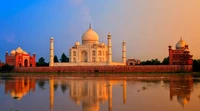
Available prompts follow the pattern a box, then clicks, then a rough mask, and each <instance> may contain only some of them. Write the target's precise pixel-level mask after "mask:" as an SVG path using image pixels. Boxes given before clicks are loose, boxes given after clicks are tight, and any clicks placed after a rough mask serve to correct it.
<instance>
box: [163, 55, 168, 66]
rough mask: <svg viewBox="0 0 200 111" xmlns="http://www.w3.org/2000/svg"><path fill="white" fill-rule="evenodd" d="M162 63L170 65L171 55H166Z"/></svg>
mask: <svg viewBox="0 0 200 111" xmlns="http://www.w3.org/2000/svg"><path fill="white" fill-rule="evenodd" d="M162 64H164V65H169V57H165V58H164V59H163V61H162Z"/></svg>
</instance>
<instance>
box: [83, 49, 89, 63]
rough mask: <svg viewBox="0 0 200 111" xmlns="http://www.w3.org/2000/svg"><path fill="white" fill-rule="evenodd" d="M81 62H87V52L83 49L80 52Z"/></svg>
mask: <svg viewBox="0 0 200 111" xmlns="http://www.w3.org/2000/svg"><path fill="white" fill-rule="evenodd" d="M81 62H88V53H87V51H85V50H84V51H82V52H81Z"/></svg>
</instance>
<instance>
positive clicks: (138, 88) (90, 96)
mask: <svg viewBox="0 0 200 111" xmlns="http://www.w3.org/2000/svg"><path fill="white" fill-rule="evenodd" d="M199 106H200V80H198V79H194V78H193V77H192V76H190V75H189V76H188V75H187V76H185V75H183V76H180V75H177V76H173V77H170V76H169V78H162V77H159V78H152V77H151V78H150V77H138V78H137V77H135V78H124V77H123V78H120V77H113V78H107V77H101V78H98V77H92V78H89V77H48V76H46V77H45V78H43V77H33V76H30V77H29V76H23V77H12V78H1V79H0V111H198V110H199Z"/></svg>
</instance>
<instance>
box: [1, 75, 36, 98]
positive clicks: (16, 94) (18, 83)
mask: <svg viewBox="0 0 200 111" xmlns="http://www.w3.org/2000/svg"><path fill="white" fill-rule="evenodd" d="M30 91H32V92H34V91H35V80H34V79H29V78H24V77H22V78H16V79H14V80H7V81H5V94H6V95H7V94H9V93H10V95H11V96H12V97H13V98H14V99H18V100H20V99H21V98H22V97H23V96H25V95H26V94H27V93H28V92H30Z"/></svg>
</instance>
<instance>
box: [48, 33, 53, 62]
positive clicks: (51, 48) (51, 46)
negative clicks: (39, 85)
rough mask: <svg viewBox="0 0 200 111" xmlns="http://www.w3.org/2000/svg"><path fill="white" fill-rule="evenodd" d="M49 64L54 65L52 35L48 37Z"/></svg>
mask: <svg viewBox="0 0 200 111" xmlns="http://www.w3.org/2000/svg"><path fill="white" fill-rule="evenodd" d="M49 66H54V39H53V37H51V38H50V60H49Z"/></svg>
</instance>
